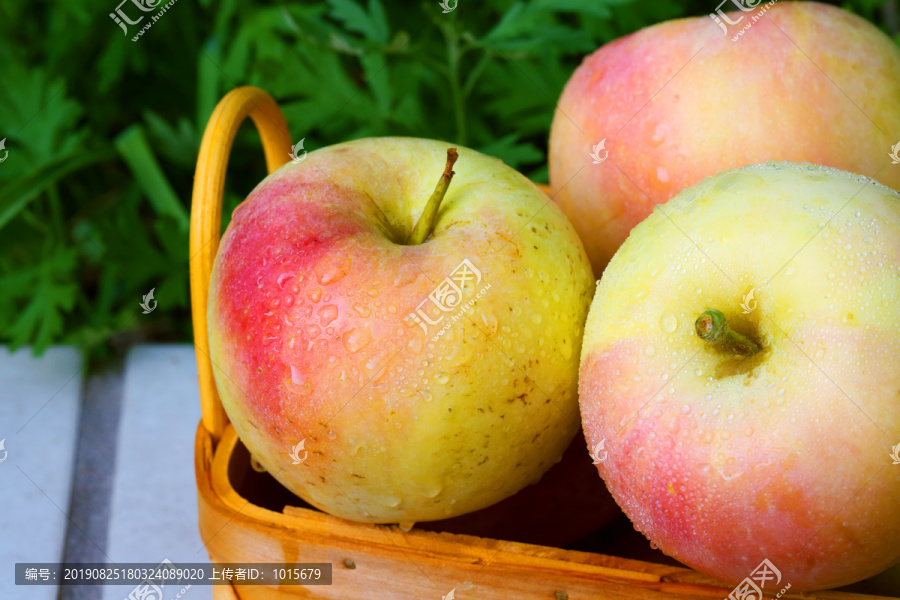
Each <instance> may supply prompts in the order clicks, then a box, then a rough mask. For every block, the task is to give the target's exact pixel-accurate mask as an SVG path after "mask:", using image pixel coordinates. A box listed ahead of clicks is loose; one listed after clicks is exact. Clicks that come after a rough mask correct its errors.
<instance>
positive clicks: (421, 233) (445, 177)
mask: <svg viewBox="0 0 900 600" xmlns="http://www.w3.org/2000/svg"><path fill="white" fill-rule="evenodd" d="M457 158H459V154H458V153H457V152H456V148H447V164H446V165H445V166H444V173H443V174H442V175H441V178H440V179H439V180H438V182H437V185H436V186H434V192H432V194H431V198H429V199H428V203H427V204H425V210H423V211H422V216H420V217H419V220H418V222H417V223H416V226H415V227H413V230H412V231H411V232H410V234H409V236H408V237H407V238H406V245H407V246H416V245H418V244H421V243H423V242H424V241H425V240H426V239H428V236H430V235H431V231H432V230H433V229H434V224H435V220H436V219H437V213H438V208H440V206H441V201H442V200H443V199H444V195H445V194H446V193H447V188H449V187H450V180H451V179H453V176H454V175H456V173H455V172H454V171H453V165H454V164H455V163H456V159H457Z"/></svg>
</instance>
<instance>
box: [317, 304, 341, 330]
mask: <svg viewBox="0 0 900 600" xmlns="http://www.w3.org/2000/svg"><path fill="white" fill-rule="evenodd" d="M316 314H317V315H319V318H320V319H322V325H328V324H329V323H331V322H332V321H334V320H335V319H337V316H338V309H337V306H335V305H334V304H329V305H327V306H323V307H322V308H320V309H319V310H317V311H316Z"/></svg>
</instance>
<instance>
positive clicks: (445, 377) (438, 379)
mask: <svg viewBox="0 0 900 600" xmlns="http://www.w3.org/2000/svg"><path fill="white" fill-rule="evenodd" d="M434 380H435V381H436V382H438V383H439V384H441V385H444V384H445V383H447V382H448V381H450V376H449V375H447V374H446V373H438V374H437V376H436V377H435V378H434Z"/></svg>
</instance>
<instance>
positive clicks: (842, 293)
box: [579, 163, 900, 592]
mask: <svg viewBox="0 0 900 600" xmlns="http://www.w3.org/2000/svg"><path fill="white" fill-rule="evenodd" d="M708 309H712V310H718V311H720V312H721V313H722V315H724V317H725V321H726V323H725V324H726V325H727V326H728V327H729V328H730V330H731V331H733V332H735V333H736V334H738V335H740V336H744V337H746V338H747V339H748V340H749V342H748V343H752V344H756V345H758V346H759V347H760V348H761V350H760V351H759V352H756V353H752V350H753V349H752V348H740V347H739V345H738V346H735V345H733V344H731V347H730V348H729V343H727V342H728V340H727V339H726V340H724V341H725V342H726V343H725V344H712V343H709V342H706V341H704V340H703V339H701V338H700V337H699V335H698V331H696V329H697V328H698V326H699V327H700V329H701V330H702V329H703V320H700V322H699V323H698V317H700V315H701V314H703V313H704V312H705V311H706V310H708ZM579 393H580V403H581V412H582V421H583V427H584V432H585V437H586V440H587V443H588V445H589V446H590V447H594V446H595V445H596V444H598V443H600V442H601V441H603V442H604V444H605V449H606V451H607V453H608V457H607V460H606V461H604V462H602V463H600V464H599V465H598V467H597V468H598V470H599V472H600V475H601V476H602V478H603V479H604V481H605V482H606V485H607V487H608V488H609V491H610V492H611V493H612V495H613V497H614V498H615V499H616V501H617V502H618V503H619V505H620V506H621V507H622V509H623V510H624V511H625V513H626V514H627V515H628V516H629V518H630V519H631V520H632V521H633V522H634V524H635V526H636V527H637V528H638V529H639V530H640V531H641V532H643V533H644V535H646V536H647V537H648V538H649V539H650V540H652V542H654V543H655V544H657V545H658V546H659V548H660V549H661V550H663V551H664V552H665V553H666V554H668V555H670V556H672V557H674V558H676V559H677V560H679V561H681V562H683V563H686V564H687V565H690V566H691V567H693V568H696V569H698V570H700V571H704V572H706V573H709V574H712V575H715V576H718V577H721V578H723V579H726V580H730V581H740V580H742V579H744V578H745V577H748V576H749V575H750V574H751V572H752V571H753V570H754V569H755V568H756V567H757V566H758V565H759V564H760V563H761V562H762V560H764V559H768V560H769V561H770V562H771V563H772V564H773V565H775V567H776V568H778V569H779V570H780V571H781V574H782V577H783V579H782V582H781V585H782V586H784V585H786V584H787V583H790V584H791V591H795V590H804V589H821V588H828V587H835V586H840V585H844V584H848V583H851V582H853V581H857V580H860V579H863V578H865V577H868V576H871V575H873V574H875V573H878V572H880V571H883V570H884V569H886V568H888V567H890V566H891V565H892V564H894V563H897V562H898V561H900V466H898V465H896V464H892V460H891V457H890V454H891V448H892V447H894V446H895V445H896V444H898V443H900V194H898V193H897V192H894V191H893V190H890V189H888V188H886V187H884V186H881V185H880V184H878V183H876V182H874V181H872V180H868V179H866V178H864V177H861V176H858V175H851V174H850V173H846V172H843V171H838V170H836V169H830V168H827V167H821V166H813V165H801V164H792V163H769V164H764V165H756V166H749V167H744V168H740V169H735V170H732V171H727V172H724V173H721V174H719V175H716V176H715V177H711V178H707V179H704V180H703V181H702V182H701V183H700V184H698V185H696V186H693V187H691V188H688V189H686V190H684V191H683V192H681V193H680V194H679V195H677V196H676V197H675V198H673V199H672V200H671V201H669V202H668V203H667V204H665V205H663V206H660V207H658V208H657V209H656V210H655V211H654V213H653V214H652V215H651V216H650V217H648V218H647V219H646V220H645V221H643V222H642V223H641V224H639V225H638V226H637V227H636V228H635V229H634V231H632V233H631V235H630V236H629V238H628V240H627V241H626V242H625V244H624V245H623V246H622V247H621V248H620V250H619V251H618V252H617V253H616V254H615V256H614V257H613V259H612V261H611V262H610V263H609V266H608V267H607V269H606V272H605V274H604V276H603V278H602V279H601V280H600V282H599V284H598V287H597V292H596V295H595V297H594V300H593V303H592V305H591V309H590V312H589V314H588V320H587V324H586V325H585V334H584V344H583V347H582V357H581V370H580V379H579ZM770 584H771V582H770ZM767 591H773V590H767ZM778 591H779V590H778V589H775V590H774V592H778Z"/></svg>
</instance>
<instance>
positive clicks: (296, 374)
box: [291, 365, 306, 385]
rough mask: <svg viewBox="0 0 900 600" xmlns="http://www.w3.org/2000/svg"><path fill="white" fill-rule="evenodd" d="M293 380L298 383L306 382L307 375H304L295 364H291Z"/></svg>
mask: <svg viewBox="0 0 900 600" xmlns="http://www.w3.org/2000/svg"><path fill="white" fill-rule="evenodd" d="M291 382H292V383H294V384H296V385H303V384H304V383H306V377H305V376H304V375H303V372H302V371H301V370H300V369H298V368H297V367H295V366H294V365H291Z"/></svg>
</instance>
